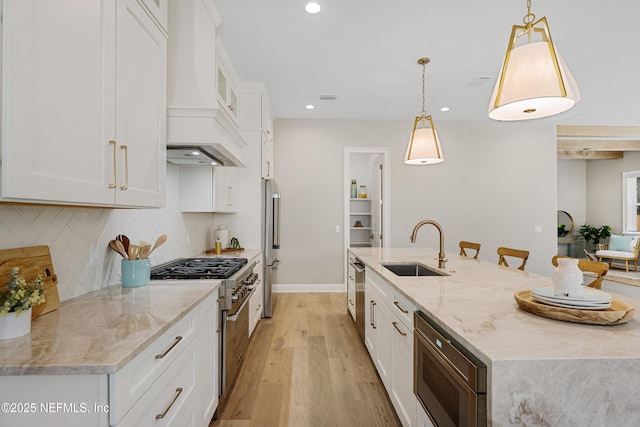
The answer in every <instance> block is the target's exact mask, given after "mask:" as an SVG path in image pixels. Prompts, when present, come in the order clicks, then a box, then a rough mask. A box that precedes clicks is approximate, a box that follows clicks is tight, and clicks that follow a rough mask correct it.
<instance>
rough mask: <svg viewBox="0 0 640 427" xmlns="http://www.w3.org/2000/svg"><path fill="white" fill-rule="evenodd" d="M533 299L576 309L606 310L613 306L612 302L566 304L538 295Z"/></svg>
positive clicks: (555, 305)
mask: <svg viewBox="0 0 640 427" xmlns="http://www.w3.org/2000/svg"><path fill="white" fill-rule="evenodd" d="M533 299H535V300H536V301H539V302H541V303H543V304H547V305H552V306H554V307H562V308H573V309H575V310H605V309H607V308H609V307H611V303H610V302H609V303H605V304H600V305H598V306H595V307H594V306H585V305H571V304H566V303H561V302H557V301H542V300H539V299H538V298H536V297H533Z"/></svg>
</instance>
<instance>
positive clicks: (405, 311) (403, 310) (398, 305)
mask: <svg viewBox="0 0 640 427" xmlns="http://www.w3.org/2000/svg"><path fill="white" fill-rule="evenodd" d="M393 305H395V306H396V307H398V308H399V309H400V311H401V312H403V313H404V314H407V313H408V311H407V310H405V309H404V308H402V307H400V304H398V301H394V302H393Z"/></svg>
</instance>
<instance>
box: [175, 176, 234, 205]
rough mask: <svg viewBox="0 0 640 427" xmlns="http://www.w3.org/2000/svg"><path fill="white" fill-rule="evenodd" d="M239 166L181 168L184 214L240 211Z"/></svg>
mask: <svg viewBox="0 0 640 427" xmlns="http://www.w3.org/2000/svg"><path fill="white" fill-rule="evenodd" d="M238 184H239V180H238V168H237V167H222V166H215V167H206V166H181V167H180V186H181V207H182V212H227V213H232V212H237V211H238V200H239V198H238V192H239V188H238V187H239V185H238Z"/></svg>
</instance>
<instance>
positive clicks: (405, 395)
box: [389, 316, 416, 427]
mask: <svg viewBox="0 0 640 427" xmlns="http://www.w3.org/2000/svg"><path fill="white" fill-rule="evenodd" d="M392 322H393V323H392V326H393V336H392V340H393V372H392V374H391V377H392V388H391V392H390V393H389V395H390V396H391V400H392V402H393V405H394V407H395V409H396V413H397V414H398V418H400V420H401V421H402V425H403V426H405V427H407V426H414V425H416V396H415V395H414V394H413V334H412V331H411V329H409V328H408V327H407V326H405V324H404V323H402V322H401V321H400V320H399V318H397V317H395V316H394V319H393V320H392Z"/></svg>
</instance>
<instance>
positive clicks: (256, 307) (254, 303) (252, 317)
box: [249, 285, 264, 336]
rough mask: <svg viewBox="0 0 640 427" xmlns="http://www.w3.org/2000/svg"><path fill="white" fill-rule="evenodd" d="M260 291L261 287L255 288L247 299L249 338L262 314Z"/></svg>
mask: <svg viewBox="0 0 640 427" xmlns="http://www.w3.org/2000/svg"><path fill="white" fill-rule="evenodd" d="M262 289H263V288H262V285H260V286H257V287H256V288H255V290H254V291H253V295H251V298H249V336H251V334H253V330H254V329H255V327H256V325H257V324H258V322H259V321H260V319H261V318H262V312H263V311H264V308H263V305H262Z"/></svg>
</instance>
